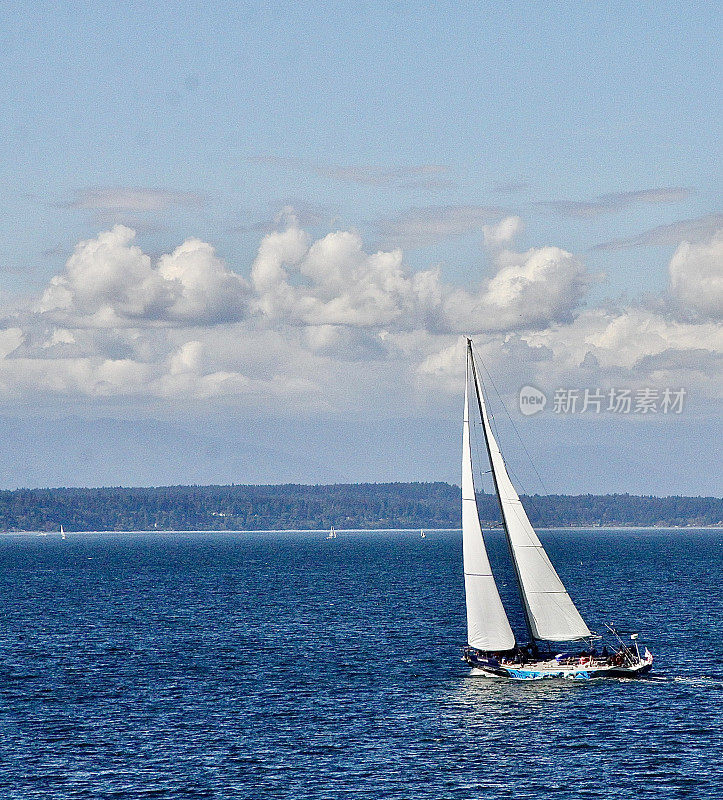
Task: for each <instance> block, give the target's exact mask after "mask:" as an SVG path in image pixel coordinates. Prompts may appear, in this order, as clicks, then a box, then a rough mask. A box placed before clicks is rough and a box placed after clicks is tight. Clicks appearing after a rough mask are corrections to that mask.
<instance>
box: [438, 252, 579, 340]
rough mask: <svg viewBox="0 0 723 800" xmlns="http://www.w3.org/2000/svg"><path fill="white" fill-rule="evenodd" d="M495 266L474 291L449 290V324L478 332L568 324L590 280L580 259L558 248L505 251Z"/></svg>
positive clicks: (447, 305)
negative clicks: (493, 270) (491, 273)
mask: <svg viewBox="0 0 723 800" xmlns="http://www.w3.org/2000/svg"><path fill="white" fill-rule="evenodd" d="M496 264H497V266H498V272H497V273H496V274H495V275H494V276H493V277H492V278H491V279H490V280H489V281H488V282H487V283H486V284H485V285H484V286H483V287H482V288H481V289H480V290H479V291H477V292H476V293H473V292H470V291H468V290H464V289H458V290H455V291H453V292H451V293H450V295H449V297H448V298H447V300H446V302H445V317H446V319H447V321H448V323H447V324H448V327H450V328H451V329H453V330H458V331H460V332H462V331H466V332H467V333H479V332H481V331H495V330H497V331H504V330H514V329H523V328H538V327H543V326H547V325H550V324H552V323H554V322H561V321H562V322H569V321H570V320H571V319H572V316H573V313H574V312H575V310H576V309H577V307H578V306H579V304H580V302H581V300H582V298H583V297H584V295H585V292H586V290H587V287H588V285H589V284H590V282H591V280H593V278H592V276H590V275H589V273H587V272H586V270H585V267H584V265H583V264H582V263H581V262H580V261H579V260H578V259H576V258H575V257H574V256H573V255H572V254H571V253H568V252H566V251H565V250H561V249H560V248H559V247H540V248H532V249H530V250H528V251H527V252H525V253H516V252H513V251H511V250H504V251H502V252H500V253H499V254H498V255H497V258H496Z"/></svg>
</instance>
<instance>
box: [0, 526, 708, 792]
mask: <svg viewBox="0 0 723 800" xmlns="http://www.w3.org/2000/svg"><path fill="white" fill-rule="evenodd" d="M541 537H542V538H543V540H544V541H545V543H546V544H547V546H548V550H549V552H550V554H551V556H552V558H553V560H554V561H555V563H556V564H557V566H558V568H559V571H560V573H561V575H562V576H563V579H564V580H565V581H566V583H567V585H568V587H569V588H570V591H571V593H572V594H573V596H574V597H575V598H576V600H577V601H578V605H579V606H580V608H581V609H582V611H583V614H584V615H585V617H586V618H587V619H588V620H589V621H590V623H591V625H592V626H593V627H597V628H602V623H603V621H606V620H610V621H615V622H617V624H618V625H619V626H620V627H621V628H623V627H629V628H633V629H639V630H640V631H641V638H644V639H645V641H646V642H647V643H648V644H649V646H650V648H651V649H652V650H653V651H654V653H655V657H656V662H655V666H654V672H653V675H652V677H651V678H650V679H647V680H646V679H641V680H638V681H616V680H598V681H590V682H583V683H576V682H565V681H551V682H540V683H505V682H495V681H489V680H485V679H480V678H476V679H475V678H470V677H469V676H468V670H467V668H466V667H465V665H464V664H463V663H462V662H461V660H460V647H461V645H462V644H463V643H464V638H465V632H464V599H463V594H462V581H461V575H460V572H461V568H460V563H461V536H460V534H459V533H458V532H456V533H453V532H430V533H429V534H428V537H427V538H426V539H424V540H423V539H421V538H419V534H418V533H404V532H392V533H383V532H375V533H344V532H341V533H340V534H339V538H338V539H336V540H334V541H326V540H325V538H324V534H318V533H316V534H314V533H285V534H280V533H275V534H271V533H266V534H263V533H262V534H259V533H253V534H234V533H221V534H207V533H200V534H159V533H153V534H129V533H118V534H95V535H94V534H71V535H69V536H68V539H67V541H61V539H60V537H59V536H57V535H56V536H52V535H51V536H48V537H38V536H34V535H20V536H3V537H0V609H2V626H1V628H0V651H1V652H0V669H1V670H2V674H1V679H0V798H3V799H5V798H7V799H8V800H10V799H14V798H18V799H20V798H22V800H29V799H30V798H63V799H65V798H146V797H148V798H150V797H153V798H254V799H255V798H266V797H270V798H435V800H436V799H437V798H515V799H516V800H519V799H520V798H536V799H539V798H547V797H555V798H560V800H568V799H569V800H573V798H574V799H575V800H578V799H579V798H609V797H610V798H613V797H614V798H628V797H630V798H633V797H635V798H661V797H662V798H708V797H719V796H720V791H721V790H720V785H721V784H722V783H723V770H722V768H721V759H720V753H721V749H722V748H723V734H722V732H721V725H722V720H721V716H722V715H721V711H722V710H723V695H722V694H721V691H722V689H723V655H722V652H721V641H723V622H722V616H721V593H720V586H721V584H722V583H723V575H721V572H722V569H721V555H722V554H723V532H721V531H691V530H685V531H674V532H673V531H669V532H664V531H619V532H612V531H601V530H597V531H581V532H570V531H559V532H548V533H545V532H543V533H542V534H541ZM491 538H492V546H491V551H492V556H493V558H495V557H497V558H498V559H499V558H501V557H503V556H504V547H503V542H502V541H501V540H500V536H499V534H497V533H496V534H493V536H492V537H491ZM500 581H501V582H502V583H507V578H506V573H504V572H503V571H500ZM503 588H504V591H505V593H507V594H508V595H509V596H510V597H511V598H512V600H513V601H514V594H509V592H510V589H511V587H510V585H509V584H508V585H507V586H505V587H503Z"/></svg>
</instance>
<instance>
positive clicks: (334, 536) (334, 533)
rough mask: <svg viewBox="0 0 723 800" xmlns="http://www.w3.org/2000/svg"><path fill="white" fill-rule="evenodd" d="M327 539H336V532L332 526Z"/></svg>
mask: <svg viewBox="0 0 723 800" xmlns="http://www.w3.org/2000/svg"><path fill="white" fill-rule="evenodd" d="M326 538H327V539H336V531H335V530H334V526H333V525H332V526H331V530H330V531H329V533H328V534H327V537H326Z"/></svg>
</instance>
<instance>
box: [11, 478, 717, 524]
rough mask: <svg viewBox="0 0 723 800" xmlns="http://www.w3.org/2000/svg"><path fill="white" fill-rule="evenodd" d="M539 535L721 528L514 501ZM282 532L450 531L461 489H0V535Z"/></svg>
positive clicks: (546, 499) (604, 500) (685, 515)
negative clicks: (555, 531) (546, 531)
mask: <svg viewBox="0 0 723 800" xmlns="http://www.w3.org/2000/svg"><path fill="white" fill-rule="evenodd" d="M521 499H522V502H523V504H524V506H525V509H526V511H527V514H528V516H529V517H530V521H531V522H532V524H533V525H534V526H535V527H536V528H539V529H545V528H550V529H552V528H554V529H558V528H559V529H565V528H569V529H587V528H595V529H598V528H599V529H605V528H609V529H616V528H636V527H637V528H661V529H662V528H671V529H676V528H677V529H681V530H684V529H686V528H705V527H717V526H723V499H721V498H716V497H653V496H650V495H647V496H646V495H629V494H609V495H592V494H586V495H532V496H524V495H523V496H522V498H521ZM477 506H478V511H479V517H480V522H481V524H482V527H483V528H492V529H494V528H495V527H498V526H499V523H500V511H499V506H498V503H497V498H496V496H495V495H492V494H487V493H484V492H480V493H478V494H477ZM61 525H62V526H63V527H64V528H65V530H66V531H113V530H118V531H153V530H159V531H204V530H217V531H221V530H227V531H287V530H309V531H313V530H329V528H331V527H332V526H333V527H335V528H337V529H339V530H415V529H416V530H419V529H420V528H425V529H428V530H433V529H436V530H447V529H450V530H454V529H457V528H458V527H459V525H460V488H459V487H458V486H456V485H454V484H450V483H442V482H437V483H366V484H332V485H326V486H323V485H322V486H310V485H306V484H282V485H266V486H260V485H259V486H256V485H245V486H244V485H230V486H161V487H156V488H123V487H116V488H99V489H75V488H60V489H18V490H14V491H0V530H3V531H41V532H46V533H52V532H53V531H59V530H60V526H61Z"/></svg>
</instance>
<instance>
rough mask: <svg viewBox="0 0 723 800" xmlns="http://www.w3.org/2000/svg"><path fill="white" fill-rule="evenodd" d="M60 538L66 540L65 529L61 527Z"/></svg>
mask: <svg viewBox="0 0 723 800" xmlns="http://www.w3.org/2000/svg"><path fill="white" fill-rule="evenodd" d="M60 538H61V539H65V538H66V536H65V528H64V527H63V526H62V525H61V526H60Z"/></svg>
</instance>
